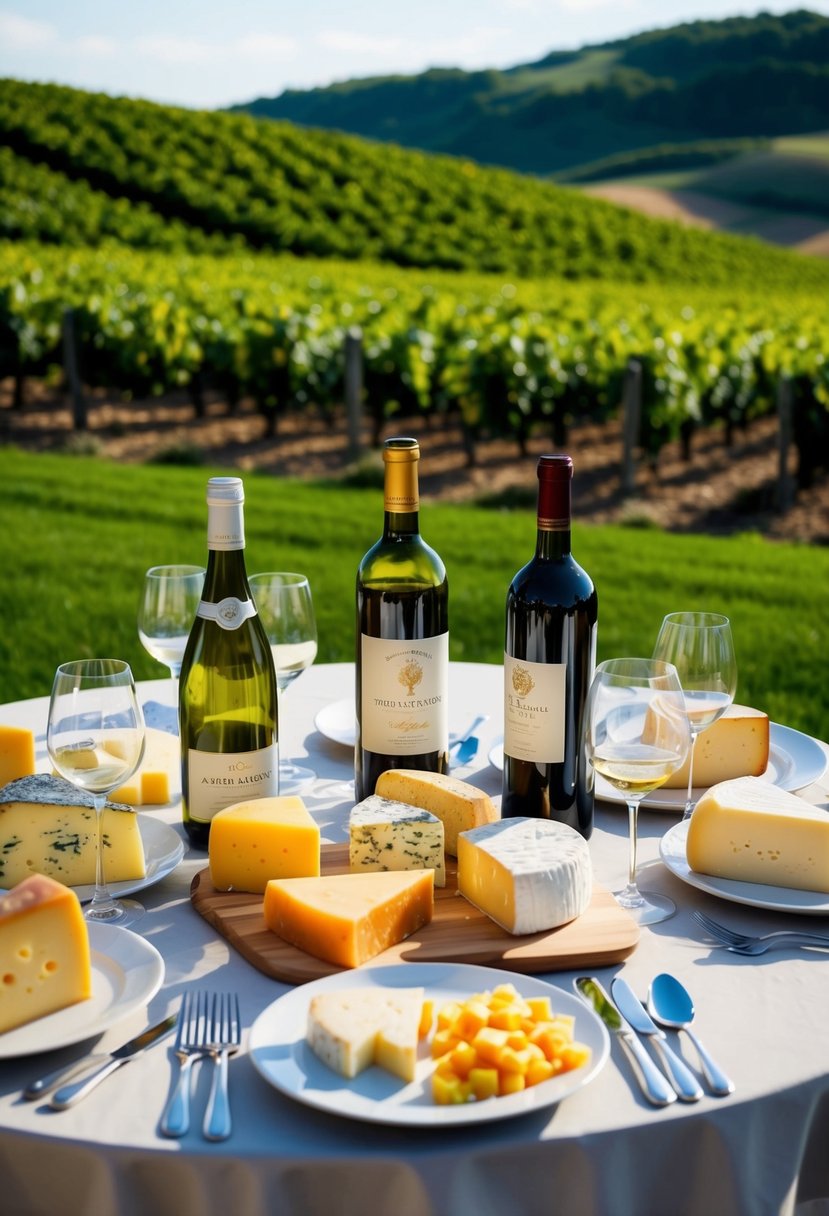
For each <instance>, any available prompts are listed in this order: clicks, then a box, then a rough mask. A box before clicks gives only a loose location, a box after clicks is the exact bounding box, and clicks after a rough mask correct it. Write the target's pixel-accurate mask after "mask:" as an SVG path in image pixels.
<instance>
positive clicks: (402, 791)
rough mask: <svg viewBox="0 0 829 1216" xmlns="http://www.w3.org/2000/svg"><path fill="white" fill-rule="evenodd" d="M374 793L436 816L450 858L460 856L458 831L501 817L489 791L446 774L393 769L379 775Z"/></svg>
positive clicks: (464, 830)
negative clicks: (417, 807)
mask: <svg viewBox="0 0 829 1216" xmlns="http://www.w3.org/2000/svg"><path fill="white" fill-rule="evenodd" d="M374 792H375V793H376V794H380V795H381V796H382V797H383V798H396V799H398V801H400V802H405V803H407V804H408V805H409V806H419V807H421V808H422V809H423V810H424V811H431V813H432V814H433V815H436V816H437V817H438V819H440V821H441V822H442V824H443V835H444V845H445V848H446V853H447V855H448V856H449V857H457V855H458V833H459V832H466V831H468V830H469V829H470V828H476V827H478V826H479V825H480V824H482V823H492V822H493V821H494V820H496V819H497V818H498V811H497V809H496V807H495V804H494V802H493V801H492V799H491V798H490V797H489V795H488V794H485V793H484V792H483V790H479V789H478V788H477V786H474V785H470V784H469V782H468V781H460V780H459V779H458V778H457V777H450V776H449V775H448V774H446V773H425V772H421V771H420V769H410V768H390V769H387V770H386V772H385V773H381V774H380V776H379V777H378V778H377V785H376V787H375V791H374Z"/></svg>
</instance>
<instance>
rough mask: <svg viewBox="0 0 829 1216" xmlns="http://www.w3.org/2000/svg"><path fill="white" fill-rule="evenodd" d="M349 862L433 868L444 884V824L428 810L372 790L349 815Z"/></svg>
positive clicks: (355, 867)
mask: <svg viewBox="0 0 829 1216" xmlns="http://www.w3.org/2000/svg"><path fill="white" fill-rule="evenodd" d="M348 830H349V864H350V867H351V869H352V871H354V872H355V873H359V872H361V871H362V872H366V871H369V870H434V872H435V886H436V887H443V886H445V885H446V866H445V862H444V851H443V845H444V835H443V824H442V823H441V821H440V819H438V818H437V817H436V816H435V815H432V814H431V813H430V812H429V811H424V810H421V809H420V808H419V807H414V806H409V805H408V804H407V803H404V802H396V801H395V800H394V799H392V798H381V797H380V795H379V794H372V795H371V797H369V798H365V799H364V800H363V801H362V802H358V803H357V805H356V806H355V807H354V808H353V810H352V811H351V814H350V816H349V824H348Z"/></svg>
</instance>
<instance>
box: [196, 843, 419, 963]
mask: <svg viewBox="0 0 829 1216" xmlns="http://www.w3.org/2000/svg"><path fill="white" fill-rule="evenodd" d="M211 830H212V829H211ZM434 873H435V872H434V870H408V871H397V870H391V871H389V872H387V873H386V872H383V871H377V872H374V871H373V872H370V873H368V874H333V875H331V876H330V877H327V878H277V879H273V880H272V881H271V882H269V883H268V885H267V887H266V888H265V903H264V914H265V924H266V925H267V926H268V928H269V929H270V930H272V932H274V933H276V934H278V935H279V937H281V938H283V939H284V940H285V941H287V942H291V943H292V945H294V946H298V947H299V948H300V950H305V951H306V953H308V954H313V956H314V957H315V958H321V959H325V960H326V962H329V963H336V964H337V965H339V966H340V967H359V966H360V965H361V963H365V962H368V960H369V959H371V958H374V956H375V955H377V954H380V953H381V951H383V950H386V949H388V947H389V946H393V945H395V944H396V943H397V942H401V941H403V939H404V938H406V937H408V936H409V935H410V934H411V933H414V932H415V931H416V930H417V929H419V928H420V927H421V925H425V924H428V922H429V921H430V920H431V919H432V912H433V910H434Z"/></svg>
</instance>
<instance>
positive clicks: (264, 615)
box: [248, 571, 317, 794]
mask: <svg viewBox="0 0 829 1216" xmlns="http://www.w3.org/2000/svg"><path fill="white" fill-rule="evenodd" d="M248 583H249V584H250V590H251V595H252V596H253V599H254V602H255V604H256V610H257V612H258V613H259V619H260V620H261V622H262V624H263V626H264V628H265V633H266V634H267V635H268V641H269V642H270V644H271V650H272V651H273V662H274V667H275V668H276V684H277V687H278V689H279V692H280V695H281V694H282V693H284V692H285V690H286V689H287V688H288V686H289V685H290V684H292V683H293V682H294V680H295V679H296V678H297V676H300V675H301V674H302V672H303V671H304V670H305V668H306V667H310V666H311V664H312V663H313V661H314V659H315V658H316V657H317V622H316V618H315V616H314V604H313V600H312V598H311V586H310V584H309V582H308V579H307V577H306V576H305V575H304V574H295V573H293V572H287V571H269V572H268V573H266V574H253V575H251V576H250V578H249V579H248ZM280 718H282V715H281V714H280ZM314 780H316V773H315V772H314V771H313V769H310V768H306V767H304V766H303V765H299V764H294V763H293V762H292V761H290V760H285V759H282V758H280V761H279V792H280V793H281V794H289V793H295V792H296V791H297V790H300V789H304V788H305V787H306V786H307V785H309V784H310V783H311V782H312V781H314Z"/></svg>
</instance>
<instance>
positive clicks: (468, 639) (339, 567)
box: [0, 447, 829, 737]
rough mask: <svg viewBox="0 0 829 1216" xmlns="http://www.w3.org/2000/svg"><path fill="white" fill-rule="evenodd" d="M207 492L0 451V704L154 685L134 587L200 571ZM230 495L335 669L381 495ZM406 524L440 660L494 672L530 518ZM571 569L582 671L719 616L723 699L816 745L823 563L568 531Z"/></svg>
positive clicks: (129, 469)
mask: <svg viewBox="0 0 829 1216" xmlns="http://www.w3.org/2000/svg"><path fill="white" fill-rule="evenodd" d="M215 471H216V472H227V470H223V469H219V470H215ZM209 475H210V470H207V469H187V468H172V467H169V466H164V467H161V466H156V467H150V466H122V465H117V464H114V463H108V462H105V461H102V460H97V459H94V458H88V457H77V456H44V455H34V454H27V453H23V452H21V451H19V450H17V449H14V448H8V447H7V448H0V511H2V516H0V518H2V528H0V561H2V569H4V570H5V572H6V576H5V578H4V579H3V580H2V582H0V614H2V621H3V629H2V631H0V701H3V702H5V701H10V700H17V699H21V698H25V697H32V696H39V695H46V694H48V692H49V689H50V686H51V680H52V675H53V672H54V668H55V666H56V665H57V664H58V663H59V662H63V661H65V660H67V659H70V658H77V657H83V656H85V655H92V654H101V655H103V654H109V655H118V656H119V657H122V658H125V659H127V660H128V661H129V662H130V663H132V664H133V666H134V669H135V672H136V675H137V676H138V677H140V678H157V677H160V676H163V675H164V670H163V669H162V668H161V667H160V666H159V665H158V664H156V663H155V662H154V661H153V660H152V659H150V658H149V656H148V655H147V654H146V653H145V652H144V651H143V649H142V647H141V645H140V643H139V641H138V636H137V632H136V611H137V606H138V596H139V592H140V589H141V584H142V577H143V574H144V571H145V570H146V569H147V567H149V566H152V565H157V564H160V563H165V562H200V561H202V560H203V559H204V556H205V539H204V536H205V524H206V507H205V505H204V490H205V484H206V478H207V477H208V476H209ZM528 476H529V479H530V480H532V470H531V469H530V470H528ZM245 489H246V496H247V503H246V529H247V559H248V572H249V573H254V572H255V571H257V570H266V569H287V570H302V571H304V572H305V573H306V574H307V575H308V576H309V579H310V581H311V586H312V588H313V592H314V598H315V604H316V610H317V618H318V626H319V655H318V660H319V661H320V662H331V661H340V660H349V659H351V658H352V657H353V653H354V575H355V571H356V567H357V563H358V562H359V560H360V557H361V556H362V554H363V552H364V551H365V550H366V549H367V548H368V546H369V545H370V544H371V543H373V541H374V540H375V539H376V537H377V535H378V534H379V530H380V528H381V526H382V497H381V494H380V493H379V492H378V491H377V490H362V489H361V490H357V489H345V488H343V487H341V486H338V485H336V484H335V483H330V484H326V485H320V484H309V483H300V482H294V481H285V480H277V479H274V478H273V477H269V476H265V475H247V476H246V479H245ZM422 515H423V521H422V522H423V532H424V535H425V537H426V538H427V540H428V541H429V542H430V543H431V544H433V545H434V546H435V547H436V548H437V549H438V551H439V552H440V553H441V555H442V556H443V558H444V560H445V562H446V566H447V569H448V572H449V581H450V639H451V640H450V654H451V657H452V658H454V659H465V660H473V661H480V662H487V663H498V662H500V661H501V656H502V653H503V650H502V647H503V611H504V598H505V594H506V589H507V586H508V584H509V581H510V578H511V576H512V574H513V573H514V572H515V569H516V568H517V566H519V565H521V564H523V562H524V561H525V560H527V559H528V558H529V557H530V556H531V554H532V550H533V546H534V542H535V523H534V517H533V514H532V512H530V511H515V512H509V513H506V512H498V511H490V510H487V509H485V508H482V507H473V506H448V505H440V506H438V505H429V506H425V507H424V509H423V512H422ZM574 552H575V553H576V556H577V557H578V559H579V560H580V561H581V562H582V564H583V565H584V566H586V567H587V569H588V570H589V571H590V572H591V574H592V575H593V577H594V579H595V582H596V585H597V588H598V591H599V605H600V608H599V659H605V658H610V657H612V656H614V655H622V654H649V653H650V650H651V647H652V645H653V641H654V638H655V636H656V632H657V629H658V627H659V623H660V621H661V619H662V616H663V614H664V613H666V612H669V611H672V610H675V609H680V608H711V609H715V610H718V611H722V612H726V613H727V614H728V615H729V616H730V617H731V619H732V623H733V628H734V634H735V641H736V648H737V659H738V665H739V672H740V682H739V689H738V694H737V695H738V700H740V701H741V702H743V703H749V704H753V705H756V706H758V707H760V708H762V709H765V710H766V711H767V712H768V713H769V714H770V716H771V717H772V719H773V720H774V721H776V722H781V723H785V724H787V725H789V726H793V727H796V728H798V729H800V730H804V731H807V732H808V733H810V734H817V735H821V736H822V737H826V736H827V735H829V685H828V684H827V680H826V678H825V676H826V653H827V648H828V647H827V643H829V624H827V616H826V612H825V604H824V602H823V597H821V595H820V594H819V590H818V589H819V588H821V587H823V588H825V587H827V586H829V549H824V548H816V547H814V548H813V547H809V546H805V545H803V546H797V545H784V544H780V543H771V542H767V541H764V540H763V539H762V538H760V537H758V536H755V535H748V536H743V537H737V538H733V539H712V538H709V537H703V536H676V535H669V534H666V533H662V532H659V531H655V530H650V529H648V530H637V529H633V528H621V527H581V528H577V529H576V531H575V533H574ZM490 708H491V710H492V711H493V712H494V713H497V712H498V707H495V706H493V707H490Z"/></svg>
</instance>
